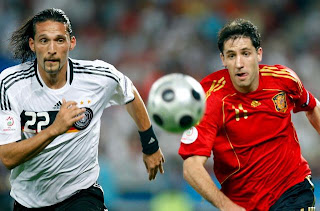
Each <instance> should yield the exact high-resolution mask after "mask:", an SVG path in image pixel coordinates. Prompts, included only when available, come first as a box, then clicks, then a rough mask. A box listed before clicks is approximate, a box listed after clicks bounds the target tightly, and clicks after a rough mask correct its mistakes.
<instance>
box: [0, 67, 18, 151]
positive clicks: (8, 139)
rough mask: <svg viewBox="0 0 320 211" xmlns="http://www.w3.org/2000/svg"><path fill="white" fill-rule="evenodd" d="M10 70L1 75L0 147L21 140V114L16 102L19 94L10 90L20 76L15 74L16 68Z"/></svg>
mask: <svg viewBox="0 0 320 211" xmlns="http://www.w3.org/2000/svg"><path fill="white" fill-rule="evenodd" d="M16 67H17V66H15V67H12V68H8V69H6V70H4V71H2V73H1V74H0V95H1V96H0V145H4V144H9V143H13V142H16V141H18V140H21V122H20V112H19V111H18V108H17V106H18V105H19V103H18V102H15V101H16V99H17V97H15V96H14V95H16V94H17V93H14V92H12V91H13V89H12V88H11V89H9V87H10V86H11V83H12V81H14V80H18V79H19V76H17V74H16V75H15V74H13V73H14V72H15V71H16V69H17V68H16Z"/></svg>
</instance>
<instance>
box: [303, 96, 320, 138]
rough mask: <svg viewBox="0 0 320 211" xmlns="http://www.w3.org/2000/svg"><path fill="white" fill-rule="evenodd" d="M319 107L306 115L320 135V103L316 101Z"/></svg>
mask: <svg viewBox="0 0 320 211" xmlns="http://www.w3.org/2000/svg"><path fill="white" fill-rule="evenodd" d="M316 101H317V105H316V107H315V108H314V109H313V110H311V111H307V112H306V115H307V117H308V119H309V121H310V123H311V124H312V126H313V127H314V128H315V129H316V131H317V132H318V133H319V134H320V102H319V101H318V100H317V99H316Z"/></svg>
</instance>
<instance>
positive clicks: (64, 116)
mask: <svg viewBox="0 0 320 211" xmlns="http://www.w3.org/2000/svg"><path fill="white" fill-rule="evenodd" d="M76 105H77V103H76V102H75V101H68V102H66V100H65V99H62V105H61V107H60V111H59V112H58V114H57V116H56V119H55V120H54V122H53V124H52V125H51V127H53V130H54V133H55V135H56V136H58V135H60V134H63V133H65V132H66V131H68V130H69V128H70V127H71V126H72V125H73V124H74V123H75V122H77V121H79V120H81V119H82V118H83V117H84V114H83V112H85V110H86V109H85V108H78V107H77V106H76Z"/></svg>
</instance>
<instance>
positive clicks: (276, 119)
mask: <svg viewBox="0 0 320 211" xmlns="http://www.w3.org/2000/svg"><path fill="white" fill-rule="evenodd" d="M293 106H294V104H293V102H292V100H291V98H290V97H289V96H288V95H287V94H286V93H285V92H283V91H281V90H261V91H259V92H256V93H254V94H250V95H239V94H234V95H230V96H227V97H226V98H225V99H224V100H223V106H222V110H223V127H224V129H225V132H226V133H227V135H228V137H229V138H230V139H231V140H233V141H234V142H235V143H236V144H239V145H247V144H251V143H254V144H257V143H258V142H262V141H265V140H266V139H269V138H272V136H276V135H279V134H281V133H282V132H283V131H284V130H285V129H286V127H288V125H289V124H291V114H290V112H291V110H292V108H293Z"/></svg>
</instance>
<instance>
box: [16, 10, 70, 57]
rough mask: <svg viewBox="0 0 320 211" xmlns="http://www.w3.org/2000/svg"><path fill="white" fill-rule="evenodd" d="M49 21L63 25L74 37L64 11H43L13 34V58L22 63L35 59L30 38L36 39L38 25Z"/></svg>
mask: <svg viewBox="0 0 320 211" xmlns="http://www.w3.org/2000/svg"><path fill="white" fill-rule="evenodd" d="M47 20H52V21H56V22H60V23H63V24H64V25H65V26H66V28H67V32H68V33H69V35H70V36H71V35H72V27H71V22H70V19H69V18H68V17H67V15H66V14H65V13H64V11H62V10H61V9H56V8H51V9H46V10H43V11H41V12H39V13H38V14H36V15H35V16H33V17H32V18H30V19H29V20H27V21H26V22H25V23H24V24H23V25H22V26H21V27H20V28H19V29H18V30H16V31H14V32H13V33H12V36H11V39H10V47H11V50H12V52H13V58H15V59H19V60H21V61H22V62H25V61H27V60H31V59H34V58H35V55H34V52H33V51H32V50H31V49H30V47H29V38H32V39H34V35H35V33H36V24H37V23H40V22H45V21H47Z"/></svg>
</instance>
